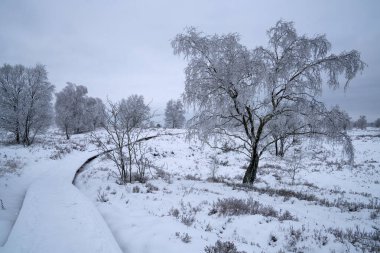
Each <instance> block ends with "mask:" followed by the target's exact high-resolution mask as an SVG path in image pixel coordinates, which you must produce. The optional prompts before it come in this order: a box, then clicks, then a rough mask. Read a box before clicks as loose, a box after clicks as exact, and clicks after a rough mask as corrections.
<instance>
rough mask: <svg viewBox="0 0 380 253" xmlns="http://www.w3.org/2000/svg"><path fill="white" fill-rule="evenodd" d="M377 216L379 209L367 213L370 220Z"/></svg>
mask: <svg viewBox="0 0 380 253" xmlns="http://www.w3.org/2000/svg"><path fill="white" fill-rule="evenodd" d="M377 217H379V210H376V211H373V212H371V214H370V215H369V218H370V219H371V220H375V219H377Z"/></svg>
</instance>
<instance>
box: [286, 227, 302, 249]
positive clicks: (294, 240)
mask: <svg viewBox="0 0 380 253" xmlns="http://www.w3.org/2000/svg"><path fill="white" fill-rule="evenodd" d="M302 232H303V231H302V230H301V229H294V228H293V226H291V227H290V229H289V234H287V235H285V240H286V242H287V245H286V248H287V250H288V251H293V252H297V244H298V242H299V241H300V240H303V239H302Z"/></svg>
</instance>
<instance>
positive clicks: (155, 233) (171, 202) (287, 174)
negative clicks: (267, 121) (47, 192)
mask: <svg viewBox="0 0 380 253" xmlns="http://www.w3.org/2000/svg"><path fill="white" fill-rule="evenodd" d="M171 133H173V134H175V135H172V136H162V137H159V138H155V139H152V140H149V141H148V142H147V144H148V145H149V148H148V151H149V155H150V159H151V160H152V162H153V164H154V168H151V170H150V171H148V172H147V174H148V178H149V180H148V181H147V183H144V184H142V183H132V184H127V185H119V184H117V183H116V182H117V179H116V177H115V172H116V168H115V167H114V165H113V164H112V162H111V161H109V160H107V159H105V158H104V157H100V158H98V159H96V160H94V161H93V162H92V163H91V164H90V165H88V166H87V167H86V169H85V170H84V171H83V172H82V173H81V174H80V175H79V177H78V178H77V180H76V186H77V187H78V188H79V189H80V191H81V192H82V193H84V194H85V196H87V197H88V199H90V200H91V201H92V203H93V205H95V206H96V207H97V209H98V210H99V212H100V214H101V215H102V217H103V218H104V220H105V222H106V223H107V224H108V227H109V228H110V230H111V232H112V234H113V236H114V238H115V239H116V241H117V243H118V244H119V246H120V248H121V249H122V251H123V252H125V253H127V252H131V253H134V252H179V251H181V252H183V253H185V252H205V250H204V249H205V247H207V246H208V247H209V249H211V248H210V247H211V246H214V245H215V243H216V241H218V240H219V241H221V242H227V241H230V242H233V243H234V244H235V246H236V247H237V250H238V251H246V252H362V250H363V251H366V252H371V251H372V252H379V247H380V244H379V241H380V233H379V229H380V202H379V201H380V200H379V197H380V131H379V130H378V129H368V130H366V131H359V130H354V131H352V132H351V136H352V138H353V143H354V147H355V149H356V159H355V166H354V167H350V166H348V165H345V162H344V157H342V151H341V148H340V147H339V146H338V145H335V144H334V143H330V144H323V145H322V144H316V145H304V146H302V147H297V148H298V149H301V150H302V152H301V153H302V155H301V157H300V160H299V161H295V162H290V161H288V158H289V157H290V156H291V155H292V153H293V151H292V150H289V152H288V153H287V156H286V157H285V158H284V159H282V158H278V157H275V156H273V155H270V154H268V155H267V156H266V157H264V158H263V159H262V160H261V161H260V169H259V175H258V178H257V182H256V183H255V184H254V186H253V187H245V186H242V185H240V182H241V180H242V176H243V174H244V168H243V166H244V165H245V164H246V160H245V157H244V156H243V155H241V154H238V153H235V152H218V151H216V150H213V149H210V148H209V147H207V146H202V144H201V143H200V142H199V141H196V140H191V141H190V142H189V141H188V140H186V138H185V134H184V131H181V130H173V131H171ZM86 138H87V137H86V135H79V136H74V138H73V140H70V141H65V140H64V139H63V137H62V136H56V135H55V134H54V133H51V134H50V135H48V136H45V138H43V140H44V141H41V142H40V143H37V144H36V145H34V146H32V147H29V148H24V147H20V146H9V145H5V144H4V145H2V146H0V157H1V160H0V165H1V172H0V173H1V175H0V199H2V201H3V204H4V209H1V207H0V245H2V244H4V243H5V242H6V240H7V237H8V234H9V232H10V231H11V228H12V225H13V223H14V222H15V220H16V218H17V214H18V211H19V210H20V208H21V206H22V201H23V198H24V195H25V192H26V191H27V190H28V189H30V188H33V187H29V186H30V185H32V186H33V185H34V184H35V183H36V182H37V181H38V180H36V179H38V178H41V177H44V175H46V174H49V173H51V171H52V170H59V169H62V168H66V167H67V168H71V169H73V168H75V167H76V166H78V165H77V163H78V164H79V161H80V160H81V159H82V158H83V159H84V158H85V157H86V156H87V155H88V156H90V154H91V153H94V147H92V146H91V145H90V144H88V143H87V141H86ZM342 159H343V160H342ZM291 169H293V172H294V171H295V172H296V173H292V170H291ZM72 173H73V172H71V174H70V173H69V174H70V175H72ZM212 173H214V178H213V179H212V178H210V177H211V174H212ZM293 176H294V180H292V177H293ZM66 181H67V180H66ZM39 187H40V186H38V185H37V188H39ZM65 187H67V184H66V186H65ZM32 190H33V189H32ZM32 190H31V191H32ZM33 191H35V194H42V193H40V191H39V190H38V189H34V190H33ZM69 191H71V190H69ZM68 194H69V193H68ZM78 196H79V195H78ZM61 197H62V198H61ZM78 198H81V197H78ZM53 199H54V201H57V203H59V201H64V199H65V198H64V196H57V197H56V198H53ZM41 202H44V201H41ZM84 202H85V201H84ZM37 203H39V202H37ZM61 203H63V202H61ZM43 205H47V203H45V204H43ZM57 206H58V204H57ZM91 206H92V205H90V204H88V205H87V204H86V206H84V207H83V208H81V209H80V210H77V212H79V211H80V212H83V213H84V214H83V215H84V216H85V215H89V214H88V213H85V212H86V211H85V210H87V209H88V210H92V209H91ZM23 208H24V207H23ZM62 208H63V206H62ZM73 208H75V207H73ZM69 209H70V208H69ZM21 210H22V209H21ZM45 211H46V212H45V214H44V215H48V213H49V211H50V210H45ZM61 211H62V210H61ZM91 212H92V211H89V213H91ZM21 213H22V212H21ZM20 216H21V215H20ZM95 216H96V215H95ZM19 218H20V217H19ZM17 222H19V221H17ZM17 222H16V224H17ZM59 223H62V221H59V222H58V224H59ZM74 223H75V221H74ZM15 227H16V226H15ZM96 227H99V226H96ZM100 227H101V226H100ZM18 229H19V230H22V229H23V228H18ZM105 229H108V228H105ZM35 231H36V233H42V232H41V231H40V230H38V229H37V230H35ZM82 232H83V231H81V230H80V229H78V230H76V231H73V235H75V234H76V233H77V234H78V235H79V234H80V233H82ZM50 234H51V235H52V238H51V240H52V241H54V240H57V238H54V237H55V236H59V235H61V236H62V234H59V233H58V234H55V233H53V232H50ZM31 238H33V237H31ZM86 238H87V240H91V241H89V242H86V243H88V244H91V243H94V242H96V241H97V240H100V239H101V238H93V239H89V238H88V237H86ZM10 239H11V237H10ZM12 240H13V239H12ZM25 240H26V239H25ZM45 240H49V239H48V238H45ZM110 240H112V239H110ZM22 243H23V242H20V244H22ZM4 249H5V248H3V250H4ZM0 251H1V248H0ZM6 252H11V251H6ZM51 252H54V251H51ZM83 252H85V251H83ZM208 252H214V251H210V250H209V251H208ZM215 252H219V251H215ZM221 252H222V251H221ZM231 252H234V251H231Z"/></svg>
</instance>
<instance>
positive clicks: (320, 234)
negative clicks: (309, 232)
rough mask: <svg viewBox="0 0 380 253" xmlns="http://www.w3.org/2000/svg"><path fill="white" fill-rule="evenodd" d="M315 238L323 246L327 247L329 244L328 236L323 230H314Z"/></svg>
mask: <svg viewBox="0 0 380 253" xmlns="http://www.w3.org/2000/svg"><path fill="white" fill-rule="evenodd" d="M313 238H314V240H315V241H316V242H317V243H318V244H319V245H321V246H325V245H326V244H327V243H328V242H329V238H328V236H327V235H326V234H324V231H322V230H318V229H314V234H313Z"/></svg>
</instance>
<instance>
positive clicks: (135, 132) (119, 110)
mask: <svg viewBox="0 0 380 253" xmlns="http://www.w3.org/2000/svg"><path fill="white" fill-rule="evenodd" d="M149 119H150V108H149V106H148V105H145V103H144V98H143V96H138V95H132V96H130V97H128V98H127V99H123V100H121V101H120V102H119V103H112V102H111V101H108V106H107V107H106V110H105V115H104V124H103V129H104V130H105V132H106V136H105V138H104V137H103V136H101V135H99V133H95V132H94V133H92V134H91V137H92V139H93V140H94V141H95V142H96V143H97V144H98V147H99V148H100V149H101V150H102V151H103V152H105V153H106V154H107V156H108V157H109V158H110V159H111V160H112V161H113V162H114V163H115V165H116V167H117V169H118V172H119V177H120V183H123V184H125V183H127V182H128V180H129V182H132V169H133V168H134V167H136V170H137V173H138V176H139V180H140V179H143V178H144V176H145V169H146V167H147V166H148V165H149V161H148V159H147V157H146V156H145V152H144V147H143V146H142V144H141V142H142V140H144V138H145V137H146V134H145V132H144V129H145V127H147V123H148V121H149Z"/></svg>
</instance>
